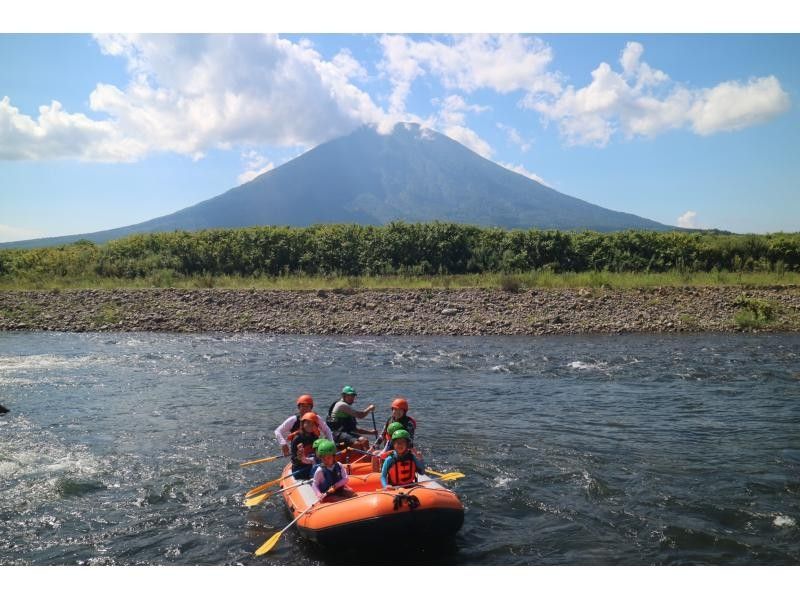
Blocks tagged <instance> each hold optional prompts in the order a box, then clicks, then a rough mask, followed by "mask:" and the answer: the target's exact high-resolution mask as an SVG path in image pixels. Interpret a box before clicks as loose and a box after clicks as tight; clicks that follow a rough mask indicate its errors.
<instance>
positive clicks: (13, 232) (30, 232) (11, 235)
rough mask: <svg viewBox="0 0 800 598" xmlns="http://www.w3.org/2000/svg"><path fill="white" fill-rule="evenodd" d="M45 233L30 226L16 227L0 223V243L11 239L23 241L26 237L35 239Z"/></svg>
mask: <svg viewBox="0 0 800 598" xmlns="http://www.w3.org/2000/svg"><path fill="white" fill-rule="evenodd" d="M44 236H45V233H44V232H42V231H40V230H34V229H32V228H18V227H15V226H9V225H7V224H0V243H9V242H11V241H24V240H26V239H37V238H40V237H44Z"/></svg>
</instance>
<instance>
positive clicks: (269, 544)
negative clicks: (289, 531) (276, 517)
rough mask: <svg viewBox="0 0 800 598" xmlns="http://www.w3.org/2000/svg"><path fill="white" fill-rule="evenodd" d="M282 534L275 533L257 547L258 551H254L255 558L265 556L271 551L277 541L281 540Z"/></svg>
mask: <svg viewBox="0 0 800 598" xmlns="http://www.w3.org/2000/svg"><path fill="white" fill-rule="evenodd" d="M282 533H283V532H276V533H275V534H274V535H273V536H272V537H271V538H270V539H269V540H267V541H266V542H264V543H263V544H262V545H261V546H259V547H258V550H256V556H261V555H262V554H267V553H268V552H269V551H270V550H272V548H273V547H274V546H275V545H276V544H277V543H278V540H280V539H281V534H282Z"/></svg>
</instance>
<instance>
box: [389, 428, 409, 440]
mask: <svg viewBox="0 0 800 598" xmlns="http://www.w3.org/2000/svg"><path fill="white" fill-rule="evenodd" d="M399 438H405V439H406V440H411V434H409V433H408V430H397V431H396V432H395V433H394V434H392V440H397V439H399Z"/></svg>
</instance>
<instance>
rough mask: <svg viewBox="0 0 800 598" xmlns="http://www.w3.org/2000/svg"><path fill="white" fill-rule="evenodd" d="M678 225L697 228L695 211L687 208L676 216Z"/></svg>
mask: <svg viewBox="0 0 800 598" xmlns="http://www.w3.org/2000/svg"><path fill="white" fill-rule="evenodd" d="M678 226H680V227H682V228H697V212H695V211H694V210H687V211H686V212H684V213H683V214H682V215H680V216H678Z"/></svg>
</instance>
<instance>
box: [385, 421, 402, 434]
mask: <svg viewBox="0 0 800 598" xmlns="http://www.w3.org/2000/svg"><path fill="white" fill-rule="evenodd" d="M398 430H405V428H404V427H403V424H401V423H400V422H392V423H390V424H389V427H388V428H386V432H387V433H388V434H389V438H391V437H392V435H393V434H394V433H395V432H397V431H398Z"/></svg>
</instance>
